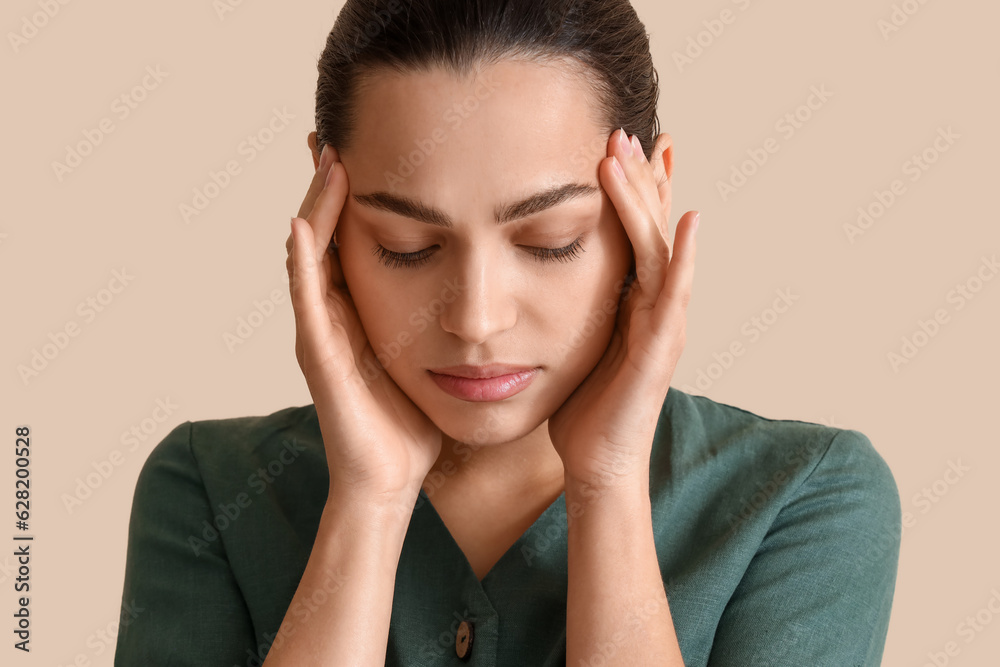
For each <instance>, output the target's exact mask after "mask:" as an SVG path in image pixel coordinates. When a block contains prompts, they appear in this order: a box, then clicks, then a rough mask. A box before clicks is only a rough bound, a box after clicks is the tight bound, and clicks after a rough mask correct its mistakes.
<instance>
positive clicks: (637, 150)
mask: <svg viewBox="0 0 1000 667" xmlns="http://www.w3.org/2000/svg"><path fill="white" fill-rule="evenodd" d="M632 148H634V149H635V155H639V156H641V157H642V158H643V159H644V160H645V158H646V154H645V153H643V152H642V143H640V142H639V137H637V136H636V135H634V134H633V135H632Z"/></svg>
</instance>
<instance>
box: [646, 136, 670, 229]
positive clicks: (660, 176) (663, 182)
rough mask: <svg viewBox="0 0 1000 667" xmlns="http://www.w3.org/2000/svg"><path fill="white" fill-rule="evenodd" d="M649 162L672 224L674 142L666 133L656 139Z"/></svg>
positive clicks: (668, 221) (665, 213) (661, 200)
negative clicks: (671, 193)
mask: <svg viewBox="0 0 1000 667" xmlns="http://www.w3.org/2000/svg"><path fill="white" fill-rule="evenodd" d="M649 162H650V164H652V165H653V176H655V178H656V190H657V192H659V193H660V205H661V206H662V207H663V214H664V216H665V217H666V218H667V221H666V222H667V224H670V220H669V217H670V199H671V195H670V185H671V179H672V178H673V175H674V142H673V139H671V138H670V135H669V134H667V133H666V132H663V133H662V134H660V136H658V137H656V141H655V142H654V143H653V153H652V155H651V156H650V160H649Z"/></svg>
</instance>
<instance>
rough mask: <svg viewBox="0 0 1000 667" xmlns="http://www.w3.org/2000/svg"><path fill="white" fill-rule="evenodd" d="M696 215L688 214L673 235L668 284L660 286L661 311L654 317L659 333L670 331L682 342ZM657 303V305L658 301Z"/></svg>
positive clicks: (678, 224)
mask: <svg viewBox="0 0 1000 667" xmlns="http://www.w3.org/2000/svg"><path fill="white" fill-rule="evenodd" d="M699 215H700V214H699V213H698V212H697V211H688V212H687V213H685V214H684V215H683V216H681V219H680V220H678V221H677V232H676V233H675V234H674V256H673V258H672V259H671V260H670V266H669V267H668V268H667V281H666V284H665V285H664V287H663V294H662V295H661V298H662V299H663V301H662V303H663V308H662V309H657V312H656V313H655V315H654V326H656V327H657V328H658V330H661V331H663V330H666V331H671V332H672V333H674V334H675V335H678V336H680V337H681V338H682V339H683V336H684V327H685V322H686V321H687V307H688V304H689V303H690V302H691V289H692V286H693V284H694V263H695V254H696V250H697V234H696V233H695V232H696V231H697V229H698V218H699ZM658 303H660V302H658Z"/></svg>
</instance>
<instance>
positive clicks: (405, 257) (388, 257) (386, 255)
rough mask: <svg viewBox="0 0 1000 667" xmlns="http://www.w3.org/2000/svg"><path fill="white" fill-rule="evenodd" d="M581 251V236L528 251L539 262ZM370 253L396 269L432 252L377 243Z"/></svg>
mask: <svg viewBox="0 0 1000 667" xmlns="http://www.w3.org/2000/svg"><path fill="white" fill-rule="evenodd" d="M581 251H583V237H582V236H580V237H578V238H577V239H576V240H575V241H573V242H572V243H570V244H569V245H568V246H566V247H564V248H532V249H531V250H530V251H529V252H531V254H532V255H533V256H534V257H535V259H536V260H538V261H540V262H551V261H559V262H569V261H572V260H574V259H576V258H577V257H579V256H580V252H581ZM372 254H373V255H376V256H377V257H378V259H379V261H380V262H382V264H384V265H385V266H387V267H388V268H390V269H397V268H413V267H415V266H419V265H420V264H423V263H424V262H426V261H427V260H429V259H430V258H431V254H432V253H431V252H430V248H425V249H424V250H418V251H417V252H393V251H392V250H388V249H386V248H384V247H383V246H382V245H381V244H379V245H376V246H375V248H374V249H373V250H372Z"/></svg>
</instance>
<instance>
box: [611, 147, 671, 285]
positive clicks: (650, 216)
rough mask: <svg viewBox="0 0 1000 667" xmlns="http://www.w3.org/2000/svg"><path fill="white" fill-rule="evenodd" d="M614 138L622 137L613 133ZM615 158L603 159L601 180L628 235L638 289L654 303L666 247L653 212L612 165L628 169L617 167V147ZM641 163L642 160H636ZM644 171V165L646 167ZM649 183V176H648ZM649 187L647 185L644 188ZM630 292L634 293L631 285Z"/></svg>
mask: <svg viewBox="0 0 1000 667" xmlns="http://www.w3.org/2000/svg"><path fill="white" fill-rule="evenodd" d="M616 134H617V135H619V136H620V135H622V133H621V132H619V131H617V130H616ZM612 150H613V151H614V153H615V154H613V155H612V156H611V157H610V158H607V159H606V160H604V161H603V163H602V164H601V179H602V182H603V185H604V188H605V190H606V191H607V193H608V197H609V198H610V199H611V201H612V203H613V204H614V205H615V209H616V210H617V212H618V217H619V218H620V219H621V221H622V226H623V227H624V228H625V231H626V233H627V234H628V237H629V240H630V241H631V243H632V250H633V253H634V255H635V267H636V274H637V279H636V281H635V282H637V283H638V284H639V289H640V290H642V291H643V292H645V293H646V294H648V295H649V298H650V299H651V300H652V301H654V302H655V300H656V296H657V294H658V293H659V291H660V289H661V288H662V286H663V281H664V279H665V276H666V269H667V264H668V263H669V261H670V247H669V246H668V245H667V241H666V239H665V238H664V237H663V234H662V233H661V231H660V226H659V224H658V223H657V221H656V218H655V217H654V212H653V211H650V208H649V205H648V204H647V203H646V201H645V200H644V199H643V198H642V196H641V195H640V194H639V191H638V190H637V189H636V188H635V187H633V185H632V184H631V183H629V182H628V181H627V180H625V179H627V178H628V177H627V175H626V177H625V179H623V178H621V177H620V176H619V175H618V173H617V171H616V169H615V164H616V163H618V164H619V166H620V167H621V168H622V171H625V173H626V174H627V173H628V171H626V167H628V166H629V165H621V163H620V162H619V159H618V157H619V156H618V152H619V151H621V150H622V148H621V146H616V147H615V148H613V149H612ZM622 159H623V160H635V159H636V158H635V157H631V156H625V157H624V158H622ZM638 159H643V158H641V157H640V158H638ZM631 166H632V167H633V169H632V170H631V171H632V172H633V173H636V172H637V171H638V170H637V169H636V168H635V167H636V165H635V164H633V165H631ZM646 167H647V168H648V165H646ZM649 178H650V181H651V179H652V175H651V174H649ZM647 185H648V187H652V184H651V182H650V183H648V184H647ZM654 210H655V212H656V213H657V214H658V213H659V202H657V205H656V207H655V209H654ZM630 289H635V285H633V286H632V287H631V288H630Z"/></svg>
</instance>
